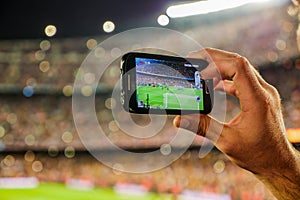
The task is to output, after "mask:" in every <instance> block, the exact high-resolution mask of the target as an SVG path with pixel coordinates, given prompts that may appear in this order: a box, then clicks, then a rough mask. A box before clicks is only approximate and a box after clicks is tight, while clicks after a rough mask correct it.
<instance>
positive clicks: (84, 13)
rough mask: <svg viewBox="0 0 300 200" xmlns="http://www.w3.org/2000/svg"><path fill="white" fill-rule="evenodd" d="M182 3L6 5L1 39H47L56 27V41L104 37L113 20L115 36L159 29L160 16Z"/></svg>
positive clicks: (133, 0)
mask: <svg viewBox="0 0 300 200" xmlns="http://www.w3.org/2000/svg"><path fill="white" fill-rule="evenodd" d="M176 1H177V2H178V0H130V1H125V0H123V1H122V0H105V1H104V0H85V1H83V0H82V1H79V0H52V1H49V0H48V1H37V0H26V1H3V2H1V6H0V10H1V12H0V39H10V38H36V37H43V36H44V32H43V30H44V28H45V27H46V25H48V24H53V25H55V26H56V27H57V29H58V31H57V34H56V37H70V36H88V35H96V34H101V33H104V32H103V30H102V24H103V22H104V21H106V20H112V21H113V22H114V23H115V25H116V30H115V32H120V31H124V30H128V29H130V28H137V27H143V26H158V24H157V22H156V19H157V16H158V15H160V14H162V13H164V12H165V10H166V8H167V6H168V5H170V4H171V3H176Z"/></svg>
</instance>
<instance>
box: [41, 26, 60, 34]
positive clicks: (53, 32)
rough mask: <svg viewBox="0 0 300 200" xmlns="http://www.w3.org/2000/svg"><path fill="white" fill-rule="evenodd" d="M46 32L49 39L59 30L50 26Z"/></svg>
mask: <svg viewBox="0 0 300 200" xmlns="http://www.w3.org/2000/svg"><path fill="white" fill-rule="evenodd" d="M44 31H45V34H46V35H47V36H48V37H53V36H54V35H55V34H56V31H57V29H56V27H55V26H54V25H48V26H46V28H45V30H44Z"/></svg>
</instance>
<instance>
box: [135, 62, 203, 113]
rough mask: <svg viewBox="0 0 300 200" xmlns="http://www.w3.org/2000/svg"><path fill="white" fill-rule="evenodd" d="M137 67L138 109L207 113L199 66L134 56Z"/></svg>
mask: <svg viewBox="0 0 300 200" xmlns="http://www.w3.org/2000/svg"><path fill="white" fill-rule="evenodd" d="M135 68H136V100H137V106H138V108H147V109H168V110H200V111H201V110H204V99H203V92H204V91H203V88H204V84H205V81H203V80H202V79H201V78H200V74H199V71H198V70H199V65H198V64H197V63H193V64H191V63H190V62H188V61H187V60H181V61H175V60H162V59H156V58H142V57H135Z"/></svg>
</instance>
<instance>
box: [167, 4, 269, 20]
mask: <svg viewBox="0 0 300 200" xmlns="http://www.w3.org/2000/svg"><path fill="white" fill-rule="evenodd" d="M266 1H270V0H226V1H222V0H207V1H198V2H194V3H187V4H179V5H174V6H170V7H168V9H167V11H166V13H167V15H168V16H169V17H171V18H177V17H187V16H192V15H200V14H207V13H211V12H217V11H221V10H226V9H230V8H236V7H239V6H243V5H246V4H249V3H262V2H266Z"/></svg>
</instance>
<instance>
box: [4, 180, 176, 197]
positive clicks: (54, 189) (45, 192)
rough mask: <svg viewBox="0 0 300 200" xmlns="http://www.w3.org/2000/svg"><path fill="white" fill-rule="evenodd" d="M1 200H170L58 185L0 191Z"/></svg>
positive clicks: (151, 194) (108, 190)
mask: <svg viewBox="0 0 300 200" xmlns="http://www.w3.org/2000/svg"><path fill="white" fill-rule="evenodd" d="M0 199H1V200H19V199H20V200H69V199H70V200H100V199H101V200H106V199H107V200H110V199H112V200H160V199H161V200H170V199H171V196H169V195H158V194H154V193H148V194H147V195H143V196H141V195H127V194H126V195H121V194H116V193H115V192H114V191H113V189H101V188H95V189H93V190H88V191H84V190H77V189H71V188H68V187H66V186H65V185H64V184H59V183H42V184H40V185H39V186H38V187H37V188H34V189H0Z"/></svg>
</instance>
